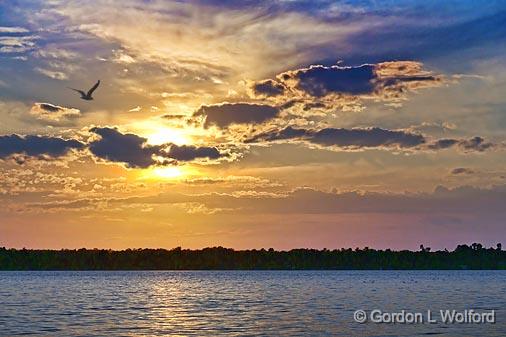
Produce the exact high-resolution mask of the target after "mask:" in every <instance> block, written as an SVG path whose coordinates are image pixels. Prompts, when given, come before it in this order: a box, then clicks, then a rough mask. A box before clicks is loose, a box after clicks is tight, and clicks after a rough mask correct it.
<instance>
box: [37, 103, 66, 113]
mask: <svg viewBox="0 0 506 337" xmlns="http://www.w3.org/2000/svg"><path fill="white" fill-rule="evenodd" d="M36 104H37V105H38V106H39V108H41V109H42V110H45V111H48V112H58V111H62V110H63V108H62V107H61V106H57V105H53V104H50V103H36Z"/></svg>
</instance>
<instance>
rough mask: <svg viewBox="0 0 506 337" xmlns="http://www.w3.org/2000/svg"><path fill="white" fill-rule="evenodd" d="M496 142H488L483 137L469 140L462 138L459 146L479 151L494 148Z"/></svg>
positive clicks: (467, 149) (465, 149)
mask: <svg viewBox="0 0 506 337" xmlns="http://www.w3.org/2000/svg"><path fill="white" fill-rule="evenodd" d="M494 146H495V144H493V143H490V142H486V141H485V139H483V138H482V137H473V138H471V139H468V140H462V141H460V143H459V147H460V148H461V149H462V150H464V151H478V152H483V151H486V150H488V149H490V148H493V147H494Z"/></svg>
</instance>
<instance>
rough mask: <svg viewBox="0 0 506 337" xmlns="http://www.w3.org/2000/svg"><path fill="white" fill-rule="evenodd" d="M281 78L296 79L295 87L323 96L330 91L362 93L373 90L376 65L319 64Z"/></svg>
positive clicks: (283, 75) (312, 94) (285, 74)
mask: <svg viewBox="0 0 506 337" xmlns="http://www.w3.org/2000/svg"><path fill="white" fill-rule="evenodd" d="M281 78H282V79H283V80H284V81H288V80H291V79H294V80H296V85H295V87H296V88H298V89H300V90H303V91H304V92H306V93H308V94H309V95H311V96H316V97H321V96H325V95H327V94H329V93H341V94H349V95H361V94H368V93H371V92H373V90H374V85H373V83H372V80H373V79H374V78H375V73H374V65H370V64H364V65H361V66H358V67H340V66H331V67H325V66H319V65H317V66H310V67H309V68H306V69H299V70H295V71H292V72H286V73H284V74H282V75H281Z"/></svg>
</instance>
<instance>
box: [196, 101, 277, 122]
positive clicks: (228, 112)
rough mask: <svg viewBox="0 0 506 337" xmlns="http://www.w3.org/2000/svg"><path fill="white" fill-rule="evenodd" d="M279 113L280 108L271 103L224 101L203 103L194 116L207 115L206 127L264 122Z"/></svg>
mask: <svg viewBox="0 0 506 337" xmlns="http://www.w3.org/2000/svg"><path fill="white" fill-rule="evenodd" d="M278 113H279V108H277V107H274V106H270V105H262V104H249V103H224V104H217V105H203V106H201V107H200V108H199V109H198V110H197V111H196V112H195V113H194V116H205V124H204V126H205V127H209V126H211V125H216V126H219V127H227V126H229V125H231V124H249V123H262V122H265V121H267V120H269V119H272V118H274V117H276V116H277V115H278Z"/></svg>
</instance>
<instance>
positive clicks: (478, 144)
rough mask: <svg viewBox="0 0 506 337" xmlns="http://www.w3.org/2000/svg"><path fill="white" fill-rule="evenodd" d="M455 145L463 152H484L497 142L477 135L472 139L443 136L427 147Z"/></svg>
mask: <svg viewBox="0 0 506 337" xmlns="http://www.w3.org/2000/svg"><path fill="white" fill-rule="evenodd" d="M454 146H458V147H459V149H460V150H462V151H463V152H473V151H476V152H484V151H486V150H489V149H493V148H495V147H497V144H495V143H492V142H486V141H485V139H483V138H482V137H479V136H476V137H473V138H470V139H455V138H443V139H439V140H437V141H435V142H433V143H431V144H429V145H427V148H428V149H430V150H443V149H448V148H451V147H454Z"/></svg>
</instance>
